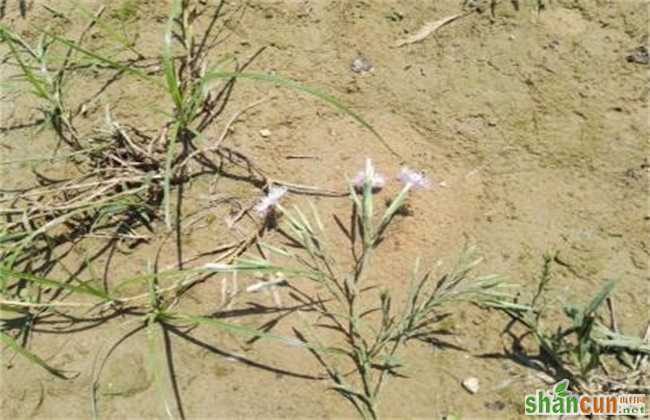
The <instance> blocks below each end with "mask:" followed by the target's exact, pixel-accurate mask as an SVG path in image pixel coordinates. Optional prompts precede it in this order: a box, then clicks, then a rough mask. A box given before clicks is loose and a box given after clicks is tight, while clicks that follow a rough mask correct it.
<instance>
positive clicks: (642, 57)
mask: <svg viewBox="0 0 650 420" xmlns="http://www.w3.org/2000/svg"><path fill="white" fill-rule="evenodd" d="M626 59H627V61H628V62H629V63H635V64H646V65H647V64H648V63H650V56H649V55H648V48H646V47H645V46H644V45H642V46H640V47H638V48H636V49H634V51H632V52H631V53H630V54H628V55H627V57H626Z"/></svg>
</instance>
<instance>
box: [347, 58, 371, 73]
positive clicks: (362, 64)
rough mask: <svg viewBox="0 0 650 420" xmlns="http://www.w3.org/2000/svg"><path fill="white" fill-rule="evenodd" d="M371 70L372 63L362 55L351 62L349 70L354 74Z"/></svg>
mask: <svg viewBox="0 0 650 420" xmlns="http://www.w3.org/2000/svg"><path fill="white" fill-rule="evenodd" d="M372 69H373V66H372V63H371V62H370V61H369V60H368V59H367V58H366V57H364V56H362V55H359V56H358V57H357V58H355V59H354V60H352V64H350V70H352V71H353V72H355V73H366V72H369V71H371V70H372Z"/></svg>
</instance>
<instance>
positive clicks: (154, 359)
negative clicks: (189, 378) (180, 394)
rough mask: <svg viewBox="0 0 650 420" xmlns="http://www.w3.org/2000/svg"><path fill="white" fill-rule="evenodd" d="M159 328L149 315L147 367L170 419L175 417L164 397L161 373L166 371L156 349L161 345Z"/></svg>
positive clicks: (160, 355)
mask: <svg viewBox="0 0 650 420" xmlns="http://www.w3.org/2000/svg"><path fill="white" fill-rule="evenodd" d="M161 328H162V326H160V325H159V324H158V323H157V322H155V321H154V320H153V317H151V316H150V318H149V320H148V322H147V344H148V348H149V367H150V370H151V374H152V375H153V381H154V384H155V386H156V390H157V391H158V397H159V398H160V402H161V403H162V404H163V406H164V407H165V414H166V415H167V417H169V418H170V419H175V418H176V417H175V416H174V414H173V410H172V407H171V405H170V403H169V399H168V398H167V397H166V392H165V389H166V388H165V383H164V376H163V373H164V372H165V371H166V368H165V364H164V361H163V355H162V354H161V352H160V351H158V348H159V346H162V338H161V337H160V335H161Z"/></svg>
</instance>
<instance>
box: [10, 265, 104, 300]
mask: <svg viewBox="0 0 650 420" xmlns="http://www.w3.org/2000/svg"><path fill="white" fill-rule="evenodd" d="M0 277H2V278H3V282H6V280H7V279H9V278H12V277H13V278H16V279H20V280H26V281H28V282H30V283H34V284H38V285H39V286H44V287H54V288H57V289H63V290H67V291H69V292H73V293H79V294H84V295H88V296H93V297H99V298H102V299H105V300H111V297H110V296H109V295H108V294H106V293H105V292H104V291H103V290H100V289H97V288H94V287H92V286H89V285H88V283H87V282H83V283H81V284H80V285H79V286H72V285H69V284H65V283H63V282H59V281H56V280H52V279H48V278H45V277H40V276H36V275H33V274H28V273H22V272H19V271H15V270H11V269H7V268H3V267H0Z"/></svg>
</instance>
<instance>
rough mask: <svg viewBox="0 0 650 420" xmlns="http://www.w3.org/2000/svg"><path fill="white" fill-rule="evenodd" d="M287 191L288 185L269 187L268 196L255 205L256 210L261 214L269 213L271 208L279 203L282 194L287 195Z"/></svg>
mask: <svg viewBox="0 0 650 420" xmlns="http://www.w3.org/2000/svg"><path fill="white" fill-rule="evenodd" d="M287 191H288V188H287V187H276V186H273V187H271V188H269V192H268V194H266V197H264V198H262V199H261V200H260V202H259V203H258V204H257V205H256V206H255V211H256V212H257V214H259V215H260V216H266V215H267V214H268V213H269V210H271V209H272V208H273V206H275V205H276V204H278V202H279V201H280V199H281V198H282V196H283V195H285V194H286V193H287Z"/></svg>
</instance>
